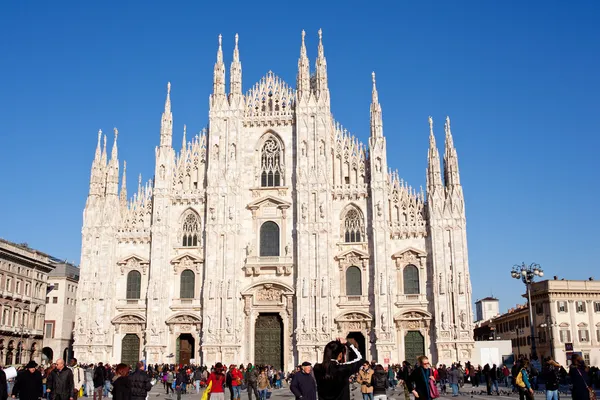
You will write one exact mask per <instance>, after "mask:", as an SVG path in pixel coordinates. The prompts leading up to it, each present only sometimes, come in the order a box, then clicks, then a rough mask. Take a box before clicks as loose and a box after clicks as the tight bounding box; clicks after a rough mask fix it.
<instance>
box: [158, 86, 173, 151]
mask: <svg viewBox="0 0 600 400" xmlns="http://www.w3.org/2000/svg"><path fill="white" fill-rule="evenodd" d="M172 143H173V113H172V112H171V82H169V83H167V99H166V100H165V111H163V114H162V119H161V122H160V146H161V147H171V144H172Z"/></svg>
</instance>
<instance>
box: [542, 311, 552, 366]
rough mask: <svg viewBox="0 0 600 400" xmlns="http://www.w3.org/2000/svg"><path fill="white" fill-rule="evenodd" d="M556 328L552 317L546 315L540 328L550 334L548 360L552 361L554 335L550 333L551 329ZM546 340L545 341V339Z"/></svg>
mask: <svg viewBox="0 0 600 400" xmlns="http://www.w3.org/2000/svg"><path fill="white" fill-rule="evenodd" d="M554 326H556V322H554V321H553V317H552V316H551V315H548V316H547V317H546V322H544V323H543V324H541V325H540V327H541V328H545V329H547V330H548V331H549V332H550V335H549V336H550V358H552V359H553V360H554V335H553V333H552V328H554ZM546 340H547V339H546Z"/></svg>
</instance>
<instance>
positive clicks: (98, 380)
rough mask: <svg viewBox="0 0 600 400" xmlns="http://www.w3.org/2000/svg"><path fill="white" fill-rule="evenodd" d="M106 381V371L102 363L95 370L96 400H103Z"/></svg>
mask: <svg viewBox="0 0 600 400" xmlns="http://www.w3.org/2000/svg"><path fill="white" fill-rule="evenodd" d="M105 380H106V370H105V369H104V365H103V364H102V363H98V366H97V367H96V368H95V369H94V378H93V381H94V400H102V392H104V381H105Z"/></svg>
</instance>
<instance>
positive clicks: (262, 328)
mask: <svg viewBox="0 0 600 400" xmlns="http://www.w3.org/2000/svg"><path fill="white" fill-rule="evenodd" d="M254 363H255V364H256V365H259V366H260V365H272V366H273V367H275V368H278V369H279V368H283V323H282V321H281V318H280V317H279V315H278V314H259V315H258V318H257V319H256V325H255V328H254Z"/></svg>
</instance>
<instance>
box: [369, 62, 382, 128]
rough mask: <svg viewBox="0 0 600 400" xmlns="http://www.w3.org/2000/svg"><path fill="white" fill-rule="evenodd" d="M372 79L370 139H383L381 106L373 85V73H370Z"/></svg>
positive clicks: (375, 87)
mask: <svg viewBox="0 0 600 400" xmlns="http://www.w3.org/2000/svg"><path fill="white" fill-rule="evenodd" d="M371 77H372V79H373V90H372V92H371V137H383V117H382V114H381V105H380V104H379V95H378V94H377V85H376V83H375V72H372V73H371Z"/></svg>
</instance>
